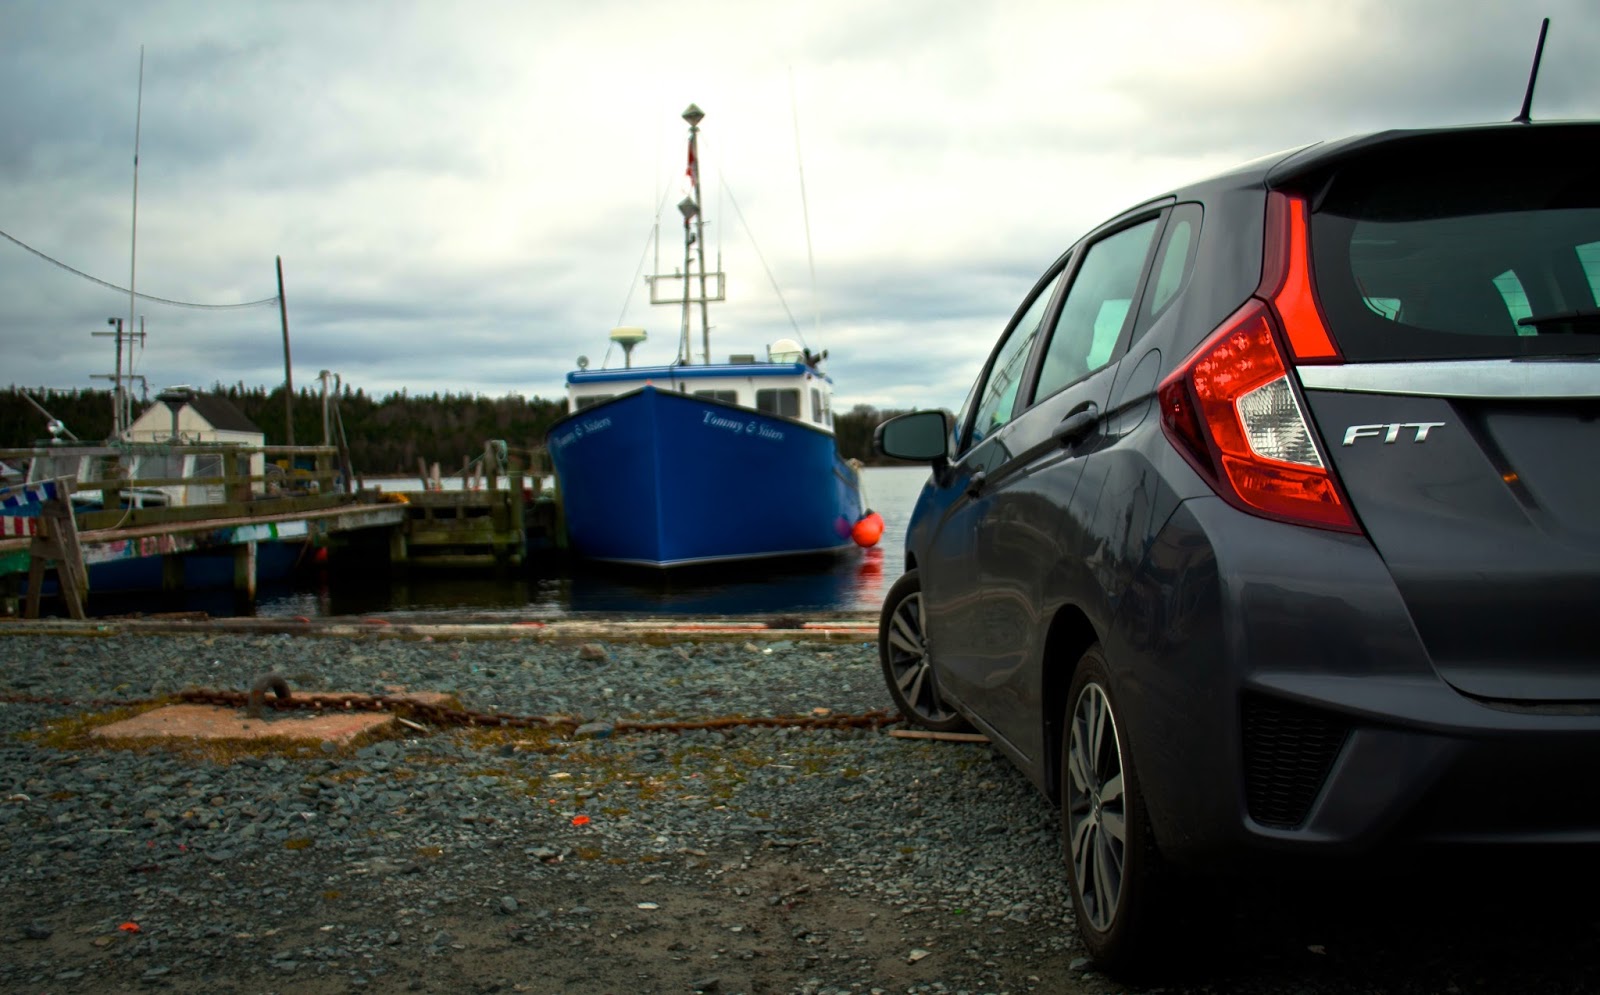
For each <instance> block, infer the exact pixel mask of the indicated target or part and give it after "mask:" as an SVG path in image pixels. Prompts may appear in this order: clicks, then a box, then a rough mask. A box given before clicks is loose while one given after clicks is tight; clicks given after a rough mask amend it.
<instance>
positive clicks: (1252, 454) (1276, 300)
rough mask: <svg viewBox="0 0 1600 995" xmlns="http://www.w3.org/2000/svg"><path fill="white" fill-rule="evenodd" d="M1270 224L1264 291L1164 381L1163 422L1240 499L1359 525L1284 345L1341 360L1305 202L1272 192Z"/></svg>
mask: <svg viewBox="0 0 1600 995" xmlns="http://www.w3.org/2000/svg"><path fill="white" fill-rule="evenodd" d="M1267 228H1268V236H1267V243H1266V250H1267V256H1266V265H1265V266H1264V267H1263V270H1264V272H1263V277H1262V286H1261V288H1260V290H1258V291H1257V293H1258V296H1256V297H1252V298H1250V300H1248V301H1246V302H1245V304H1244V306H1243V307H1241V308H1240V309H1239V310H1238V311H1236V312H1234V313H1233V315H1232V316H1230V317H1229V318H1228V319H1227V320H1226V321H1224V322H1223V323H1222V325H1221V327H1220V328H1218V329H1217V330H1216V331H1215V332H1214V333H1212V335H1211V336H1210V337H1209V338H1208V339H1206V340H1205V341H1204V342H1203V343H1201V344H1200V347H1199V348H1198V349H1196V350H1195V351H1194V353H1193V354H1192V355H1190V356H1189V358H1188V359H1186V360H1185V361H1184V362H1183V363H1182V364H1181V365H1180V366H1179V367H1178V368H1177V369H1176V370H1174V371H1173V372H1172V374H1171V375H1169V376H1168V377H1167V378H1166V380H1164V381H1162V383H1161V386H1160V388H1159V391H1158V396H1159V397H1160V400H1161V425H1162V428H1163V429H1164V430H1165V431H1166V434H1167V437H1168V439H1170V440H1171V441H1172V443H1173V445H1174V446H1175V447H1176V448H1177V450H1178V452H1179V453H1181V454H1182V455H1183V457H1184V459H1186V460H1187V461H1188V462H1189V464H1190V465H1191V466H1193V467H1194V468H1195V470H1196V471H1197V472H1198V473H1199V474H1200V475H1201V476H1202V477H1204V478H1205V479H1206V481H1207V483H1209V484H1210V485H1211V487H1212V489H1213V490H1215V491H1216V492H1217V494H1218V495H1220V496H1221V497H1222V498H1223V499H1225V500H1226V501H1228V502H1229V503H1230V504H1232V505H1234V506H1235V507H1238V508H1241V509H1242V510H1244V511H1248V512H1251V513H1252V514H1257V515H1262V516H1265V517H1267V518H1274V519H1277V520H1279V521H1285V522H1293V523H1296V524H1301V525H1314V526H1317V527H1320V528H1326V529H1336V530H1339V531H1343V532H1359V531H1360V528H1359V527H1358V526H1357V525H1356V522H1355V518H1354V517H1353V516H1352V515H1351V514H1350V506H1349V503H1348V502H1347V501H1346V500H1345V498H1344V496H1343V495H1342V494H1341V493H1340V489H1339V484H1338V481H1337V480H1335V479H1334V476H1333V473H1332V472H1331V470H1330V469H1329V468H1328V466H1327V465H1326V463H1325V462H1324V461H1323V459H1322V455H1321V453H1320V452H1319V450H1318V448H1317V442H1316V438H1315V437H1314V435H1313V434H1312V431H1311V425H1310V423H1309V422H1308V421H1307V420H1306V416H1305V411H1304V409H1302V407H1301V405H1300V399H1299V396H1298V394H1297V393H1296V390H1295V386H1294V383H1293V380H1292V378H1291V376H1290V373H1289V365H1288V362H1287V361H1286V357H1287V355H1288V354H1289V353H1288V352H1287V351H1286V350H1285V348H1284V345H1283V341H1284V340H1285V339H1286V340H1287V341H1288V343H1289V344H1290V348H1291V349H1292V350H1293V354H1294V355H1295V356H1296V358H1297V359H1301V360H1302V361H1312V362H1317V361H1321V362H1330V361H1331V362H1338V361H1339V359H1340V356H1339V352H1338V348H1337V347H1336V346H1335V345H1334V343H1333V340H1332V338H1331V337H1330V336H1329V335H1328V331H1327V327H1326V325H1325V324H1324V323H1323V321H1322V317H1321V309H1320V308H1319V307H1318V305H1317V302H1316V296H1315V294H1314V293H1313V291H1312V285H1311V278H1310V254H1309V253H1308V252H1307V251H1306V249H1307V238H1306V231H1307V229H1306V217H1305V205H1304V202H1303V201H1300V200H1298V199H1297V198H1291V197H1286V196H1284V195H1282V194H1272V195H1271V200H1270V201H1269V204H1268V212H1267ZM1269 302H1270V303H1269Z"/></svg>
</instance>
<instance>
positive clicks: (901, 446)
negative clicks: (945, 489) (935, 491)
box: [872, 411, 951, 466]
mask: <svg viewBox="0 0 1600 995" xmlns="http://www.w3.org/2000/svg"><path fill="white" fill-rule="evenodd" d="M950 420H951V419H950V415H949V413H947V412H944V411H913V412H911V413H910V414H904V415H898V416H896V417H894V418H890V419H889V420H888V421H886V422H883V423H882V424H880V425H879V426H878V427H877V428H876V429H874V430H873V432H872V449H873V451H874V452H876V453H878V454H879V455H882V456H892V457H894V458H895V459H903V460H912V461H915V462H917V463H932V464H934V465H935V466H938V465H942V464H943V463H944V461H945V459H946V458H947V457H948V456H949V452H950V449H949V446H950Z"/></svg>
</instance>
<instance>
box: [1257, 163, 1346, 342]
mask: <svg viewBox="0 0 1600 995" xmlns="http://www.w3.org/2000/svg"><path fill="white" fill-rule="evenodd" d="M1309 214H1310V209H1309V207H1308V205H1307V204H1306V202H1305V199H1304V198H1303V197H1292V196H1290V195H1288V194H1284V193H1270V194H1268V195H1267V231H1266V244H1265V246H1264V252H1263V256H1262V259H1263V265H1262V267H1261V286H1260V287H1259V288H1257V289H1256V296H1257V297H1260V298H1261V299H1263V300H1268V301H1271V302H1272V306H1273V308H1274V309H1275V310H1276V311H1277V312H1278V317H1279V318H1280V319H1282V321H1283V329H1284V332H1285V334H1286V335H1287V336H1288V339H1289V350H1290V352H1292V353H1293V354H1294V358H1295V362H1297V363H1339V362H1343V361H1344V357H1343V356H1342V355H1340V353H1339V347H1338V346H1336V345H1334V343H1333V336H1331V335H1329V334H1328V325H1327V323H1326V322H1325V321H1323V320H1322V308H1321V307H1320V306H1319V305H1318V304H1317V295H1316V292H1315V291H1314V290H1313V289H1312V286H1311V232H1310V223H1309Z"/></svg>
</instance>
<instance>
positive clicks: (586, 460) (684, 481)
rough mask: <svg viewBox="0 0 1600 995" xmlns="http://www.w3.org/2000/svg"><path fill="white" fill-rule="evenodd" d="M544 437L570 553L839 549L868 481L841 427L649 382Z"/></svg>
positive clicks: (683, 559)
mask: <svg viewBox="0 0 1600 995" xmlns="http://www.w3.org/2000/svg"><path fill="white" fill-rule="evenodd" d="M546 442H547V445H548V449H549V452H550V456H551V460H552V462H553V463H554V465H555V471H556V479H557V485H558V487H559V488H560V495H561V503H562V513H563V517H564V518H565V521H566V532H567V540H568V544H569V547H570V549H571V551H572V552H573V553H574V554H575V555H577V556H579V557H581V558H583V559H588V560H596V561H601V562H610V563H625V564H632V565H639V566H651V567H673V566H687V565H692V564H707V563H718V562H724V561H733V560H754V559H762V558H768V557H781V556H800V555H816V554H821V553H837V552H841V551H843V550H845V549H848V548H851V546H852V543H853V540H852V539H851V529H852V527H853V526H854V525H855V522H856V520H857V519H859V518H860V517H861V489H860V480H859V477H858V475H857V473H856V470H855V468H854V467H853V466H852V465H850V464H849V463H847V462H846V461H845V460H843V459H841V458H840V456H839V453H838V448H837V446H836V445H835V443H834V438H833V435H832V434H831V433H828V432H825V431H821V430H819V429H816V428H813V427H811V426H809V425H806V424H805V423H803V422H799V421H795V420H793V419H788V418H781V417H777V416H772V415H767V414H763V413H761V412H757V411H752V410H750V409H748V408H743V407H739V406H736V405H732V404H724V403H720V402H717V401H712V400H708V399H703V398H698V397H693V396H690V395H687V394H681V393H677V392H673V391H661V390H657V389H655V388H654V387H645V388H643V389H642V390H638V391H635V392H633V393H629V394H624V395H621V396H619V397H617V398H614V399H612V400H610V401H606V402H604V403H601V404H596V405H594V406H592V407H588V408H585V409H583V410H582V411H579V412H577V413H575V414H572V415H569V416H568V417H566V418H564V419H562V420H561V421H559V422H557V423H556V424H555V425H554V426H552V427H551V429H550V431H549V433H548V435H547V437H546Z"/></svg>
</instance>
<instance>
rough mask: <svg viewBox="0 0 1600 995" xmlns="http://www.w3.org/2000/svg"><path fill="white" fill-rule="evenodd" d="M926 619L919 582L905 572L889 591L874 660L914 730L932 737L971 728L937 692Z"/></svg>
mask: <svg viewBox="0 0 1600 995" xmlns="http://www.w3.org/2000/svg"><path fill="white" fill-rule="evenodd" d="M924 618H925V616H924V614H923V609H922V579H921V578H920V577H919V576H918V575H917V572H916V571H915V570H908V571H906V573H905V574H904V575H903V576H901V578H900V579H899V580H897V581H895V582H894V584H893V586H891V587H890V588H889V594H888V596H887V597H885V598H884V599H883V612H882V614H881V615H880V616H879V617H878V660H879V662H880V663H881V664H882V665H883V680H884V683H885V684H887V685H888V686H889V697H890V698H893V699H894V703H895V707H896V708H898V709H900V714H901V715H904V716H905V717H906V720H907V721H909V722H911V723H912V724H913V725H918V726H921V727H922V728H924V729H931V730H933V731H935V732H960V731H962V730H966V729H969V728H971V727H970V726H969V725H967V721H966V719H963V718H962V717H961V716H960V715H959V714H958V713H957V712H956V710H955V709H954V708H951V707H950V705H949V703H948V702H946V701H945V700H944V696H943V695H942V694H940V692H939V679H938V677H937V675H936V674H935V673H934V670H933V660H932V657H931V656H930V655H929V647H928V638H927V629H926V627H925V626H924V624H923V622H924Z"/></svg>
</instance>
